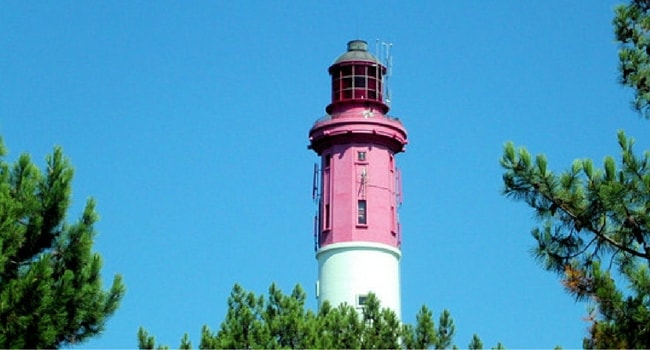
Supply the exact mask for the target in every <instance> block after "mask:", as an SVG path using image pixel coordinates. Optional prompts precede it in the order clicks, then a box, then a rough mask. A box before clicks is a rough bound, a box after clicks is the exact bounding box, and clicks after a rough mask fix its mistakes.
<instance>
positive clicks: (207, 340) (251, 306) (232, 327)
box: [137, 284, 480, 349]
mask: <svg viewBox="0 0 650 350" xmlns="http://www.w3.org/2000/svg"><path fill="white" fill-rule="evenodd" d="M305 300H306V294H305V292H304V290H303V289H302V288H301V287H300V286H296V287H295V288H294V289H293V291H292V292H291V294H290V295H285V294H283V293H282V291H281V290H280V289H279V288H278V287H277V286H276V285H275V284H273V285H271V287H270V288H269V297H268V298H265V297H264V296H256V295H255V294H254V293H252V292H246V291H245V290H244V289H243V288H242V287H241V286H239V285H237V284H236V285H235V286H234V287H233V290H232V292H231V294H230V297H229V298H228V311H227V313H226V318H225V319H224V321H223V322H222V323H221V326H220V329H219V332H217V333H216V334H215V333H214V332H212V331H211V330H210V328H208V326H203V328H202V330H201V341H200V343H199V344H200V345H199V348H200V349H234V348H236V349H280V348H281V349H401V348H406V349H429V348H432V347H437V348H439V349H444V348H449V347H450V346H452V343H453V337H454V333H455V326H454V321H453V319H452V318H451V315H450V313H449V312H448V311H446V310H445V311H443V312H442V314H441V315H440V326H439V327H438V330H436V329H435V327H434V323H433V313H432V312H431V311H430V310H429V309H428V308H427V307H425V306H423V307H422V308H421V309H420V311H419V312H418V315H417V320H416V325H415V327H414V326H412V325H408V324H407V325H401V323H400V321H399V320H398V319H397V316H396V315H395V313H394V312H393V311H392V310H390V309H386V308H382V307H381V303H380V301H379V299H377V297H376V296H375V295H374V294H372V293H370V294H369V295H368V298H367V300H366V303H365V304H364V305H363V308H362V310H361V312H358V311H357V310H356V309H355V308H353V307H352V306H350V305H347V304H342V305H339V306H337V307H335V308H334V307H332V306H331V305H330V304H329V303H328V302H325V303H323V304H322V305H321V307H320V309H319V310H318V312H317V313H313V312H312V311H309V310H307V311H305V308H304V307H305ZM137 338H138V347H139V348H140V349H153V348H154V346H155V339H154V337H152V336H150V335H149V334H148V333H147V332H146V331H145V330H144V329H143V328H142V327H140V329H139V331H138V334H137ZM475 338H476V339H478V337H477V336H476V335H475ZM472 341H473V342H474V340H472ZM479 342H480V340H479ZM190 347H191V343H190V339H189V336H188V335H187V334H185V335H184V336H183V339H182V340H181V346H180V348H181V349H189V348H190ZM453 347H454V348H456V347H455V346H453ZM164 348H166V347H165V346H160V345H159V346H158V349H164Z"/></svg>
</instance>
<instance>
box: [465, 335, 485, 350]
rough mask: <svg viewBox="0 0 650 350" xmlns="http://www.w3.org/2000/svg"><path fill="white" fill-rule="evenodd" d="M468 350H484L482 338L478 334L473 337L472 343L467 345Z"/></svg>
mask: <svg viewBox="0 0 650 350" xmlns="http://www.w3.org/2000/svg"><path fill="white" fill-rule="evenodd" d="M467 348H468V349H469V350H482V349H483V342H482V341H481V338H479V337H478V335H476V334H474V335H472V341H471V342H470V343H469V345H467Z"/></svg>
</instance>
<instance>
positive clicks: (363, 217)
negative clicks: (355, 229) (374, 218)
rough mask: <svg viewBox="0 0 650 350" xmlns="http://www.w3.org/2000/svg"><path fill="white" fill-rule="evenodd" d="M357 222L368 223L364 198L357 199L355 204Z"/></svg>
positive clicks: (360, 223)
mask: <svg viewBox="0 0 650 350" xmlns="http://www.w3.org/2000/svg"><path fill="white" fill-rule="evenodd" d="M357 224H359V225H367V224H368V213H367V204H366V200H365V199H362V200H359V202H358V204H357Z"/></svg>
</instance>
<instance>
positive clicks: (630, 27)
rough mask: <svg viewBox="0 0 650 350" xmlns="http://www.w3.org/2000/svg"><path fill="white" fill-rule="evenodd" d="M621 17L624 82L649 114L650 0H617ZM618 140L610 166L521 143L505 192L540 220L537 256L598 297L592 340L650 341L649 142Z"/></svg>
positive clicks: (510, 160)
mask: <svg viewBox="0 0 650 350" xmlns="http://www.w3.org/2000/svg"><path fill="white" fill-rule="evenodd" d="M613 23H614V32H615V34H616V39H617V41H618V42H619V44H620V45H621V47H620V50H619V59H620V66H619V68H620V73H621V76H620V77H621V83H622V84H624V85H626V86H630V87H632V88H633V89H634V91H635V98H634V104H633V106H634V108H635V109H636V110H638V111H639V112H640V113H642V115H644V116H645V117H646V118H650V69H649V68H650V55H649V54H650V2H648V1H641V0H639V1H632V2H631V3H630V4H628V5H622V6H619V7H617V8H616V10H615V18H614V21H613ZM618 144H619V147H620V149H621V155H620V159H619V165H617V161H616V160H615V159H614V158H613V157H609V156H608V157H606V158H605V160H604V162H603V168H602V169H597V168H596V167H595V166H594V164H593V162H592V161H591V160H589V159H583V160H576V161H574V162H573V164H572V165H571V167H570V168H569V169H568V170H566V171H564V172H563V173H561V174H556V173H554V172H552V171H550V170H549V168H548V161H547V159H546V157H544V156H543V155H538V156H536V157H534V159H533V156H532V155H531V154H530V153H529V152H528V151H527V150H526V149H525V148H523V147H520V148H518V149H516V148H515V146H514V145H513V144H512V143H507V144H506V145H505V148H504V154H503V157H502V159H501V164H502V166H503V167H504V168H505V169H506V172H505V174H504V176H503V180H504V184H505V191H504V193H505V195H507V196H509V197H511V198H514V199H515V200H519V201H523V202H525V203H527V204H528V205H529V206H530V207H531V208H533V209H534V210H535V213H536V214H537V217H538V218H539V220H540V221H541V226H540V227H537V228H534V229H533V230H532V235H533V237H534V239H535V240H536V241H537V246H536V247H535V251H534V254H535V257H536V258H537V259H539V261H541V262H542V263H543V266H544V267H545V268H546V269H547V270H550V271H553V272H555V273H558V274H559V275H561V276H562V277H563V279H562V284H563V286H564V288H565V289H566V290H567V291H568V292H569V293H570V294H571V295H573V296H575V297H576V298H577V300H585V301H589V302H591V303H592V304H593V305H595V308H594V309H593V312H590V314H589V316H588V320H590V321H591V326H590V331H589V336H588V337H587V338H586V339H585V340H584V346H585V347H587V348H592V347H596V348H648V347H650V327H648V325H649V324H650V274H649V272H648V267H649V264H650V216H649V214H648V211H649V209H650V168H649V166H650V164H648V161H649V159H650V152H645V154H644V155H643V156H637V155H636V154H635V153H634V150H633V145H634V140H633V139H631V138H628V137H627V136H626V135H625V133H624V132H623V131H619V133H618ZM615 279H616V280H618V281H620V282H619V284H620V283H621V282H623V286H622V287H621V286H620V285H617V283H616V282H615Z"/></svg>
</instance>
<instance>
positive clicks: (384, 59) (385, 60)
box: [376, 39, 393, 106]
mask: <svg viewBox="0 0 650 350" xmlns="http://www.w3.org/2000/svg"><path fill="white" fill-rule="evenodd" d="M392 49H393V43H389V42H386V41H379V39H377V47H376V50H377V58H378V59H379V61H380V62H381V63H382V64H383V65H384V67H386V74H385V75H384V87H383V89H384V91H383V93H384V102H386V104H387V105H388V106H390V103H391V99H392V94H391V90H390V77H391V76H392V75H393V54H392Z"/></svg>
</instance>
